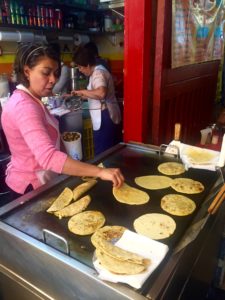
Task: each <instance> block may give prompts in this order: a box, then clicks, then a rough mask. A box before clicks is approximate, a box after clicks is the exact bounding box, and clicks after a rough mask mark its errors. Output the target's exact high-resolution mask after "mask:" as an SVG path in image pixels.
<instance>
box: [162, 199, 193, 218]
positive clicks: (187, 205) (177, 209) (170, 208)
mask: <svg viewBox="0 0 225 300" xmlns="http://www.w3.org/2000/svg"><path fill="white" fill-rule="evenodd" d="M161 208H162V209H163V210H165V211H166V212H168V213H169V214H171V215H175V216H187V215H190V214H192V213H193V212H194V210H195V209H196V204H195V202H194V201H193V200H191V199H189V198H187V197H185V196H183V195H179V194H168V195H165V196H164V197H163V198H162V199H161Z"/></svg>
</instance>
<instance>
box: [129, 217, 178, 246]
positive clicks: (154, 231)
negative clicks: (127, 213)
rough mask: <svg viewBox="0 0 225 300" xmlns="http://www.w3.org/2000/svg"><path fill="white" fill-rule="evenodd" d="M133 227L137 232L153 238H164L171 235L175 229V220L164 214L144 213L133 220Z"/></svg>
mask: <svg viewBox="0 0 225 300" xmlns="http://www.w3.org/2000/svg"><path fill="white" fill-rule="evenodd" d="M134 229H135V231H136V232H137V233H139V234H142V235H144V236H147V237H149V238H151V239H154V240H160V239H165V238H168V237H169V236H171V235H172V234H173V233H174V231H175V229H176V223H175V221H174V220H173V219H172V218H171V217H169V216H167V215H164V214H157V213H151V214H145V215H142V216H140V217H139V218H137V219H136V220H135V221H134Z"/></svg>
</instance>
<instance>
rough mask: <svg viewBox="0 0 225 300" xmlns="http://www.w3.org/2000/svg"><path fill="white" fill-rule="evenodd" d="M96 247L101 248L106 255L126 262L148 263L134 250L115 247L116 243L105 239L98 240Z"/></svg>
mask: <svg viewBox="0 0 225 300" xmlns="http://www.w3.org/2000/svg"><path fill="white" fill-rule="evenodd" d="M97 249H100V250H102V251H103V252H105V253H106V254H107V255H109V256H111V257H114V258H116V259H118V260H122V261H128V262H132V263H136V264H141V265H143V264H144V265H148V264H149V260H148V259H146V258H144V257H142V256H141V255H139V254H136V253H134V252H130V251H128V250H124V249H122V248H120V247H117V246H116V245H113V244H112V243H110V242H108V241H105V240H100V241H99V244H98V247H97Z"/></svg>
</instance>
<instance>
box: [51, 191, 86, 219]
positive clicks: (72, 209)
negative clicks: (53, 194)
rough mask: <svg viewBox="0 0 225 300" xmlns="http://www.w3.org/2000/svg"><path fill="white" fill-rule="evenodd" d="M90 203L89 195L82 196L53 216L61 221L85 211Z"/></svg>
mask: <svg viewBox="0 0 225 300" xmlns="http://www.w3.org/2000/svg"><path fill="white" fill-rule="evenodd" d="M90 202H91V197H90V196H89V195H87V196H84V197H83V198H81V199H80V200H78V201H76V202H74V203H72V204H70V205H68V206H66V207H64V208H63V209H60V210H58V211H56V212H54V215H56V216H57V217H59V219H62V218H63V217H72V216H73V215H75V214H78V213H80V212H82V211H83V210H85V209H86V207H87V206H88V204H89V203H90Z"/></svg>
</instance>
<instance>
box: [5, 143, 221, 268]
mask: <svg viewBox="0 0 225 300" xmlns="http://www.w3.org/2000/svg"><path fill="white" fill-rule="evenodd" d="M100 161H101V162H103V164H104V165H105V166H106V167H119V168H120V169H121V170H122V172H123V174H124V176H125V179H126V182H127V183H128V184H129V185H131V186H133V187H136V188H140V187H138V186H137V185H136V184H135V182H134V178H135V177H136V176H144V175H162V174H161V173H159V172H158V170H157V166H158V165H159V164H160V163H163V162H168V161H177V159H176V158H175V157H173V156H170V155H159V152H158V151H156V150H155V149H149V148H146V147H141V146H136V145H133V144H121V145H119V147H116V150H114V151H111V152H109V153H106V154H105V155H103V156H102V157H100V158H99V159H98V161H97V162H100ZM97 162H96V163H97ZM177 177H187V178H192V179H194V180H199V181H201V182H202V183H203V185H204V186H205V191H204V192H202V193H200V194H195V195H189V197H190V198H191V199H192V200H193V201H194V202H195V203H196V206H197V209H196V211H195V212H194V213H193V214H192V215H189V216H185V217H177V216H172V218H173V219H174V220H175V222H176V224H177V228H176V231H175V233H174V234H173V235H172V236H171V237H170V238H167V239H164V240H161V242H163V243H165V244H167V245H168V246H169V248H170V249H173V248H174V247H175V245H176V244H177V242H178V241H179V240H180V239H181V237H182V235H183V234H184V232H185V230H186V229H187V228H188V226H189V225H190V223H191V222H192V220H193V218H194V216H195V214H196V213H197V211H198V209H199V207H200V206H201V204H202V203H203V202H204V200H205V198H206V196H207V195H208V194H209V193H210V190H211V188H212V186H213V185H214V183H215V182H216V180H217V179H218V177H219V173H218V172H217V171H207V170H198V169H189V170H188V171H186V172H185V173H184V174H182V175H179V176H173V178H177ZM82 182H83V181H82V180H81V179H79V178H75V177H67V178H64V179H63V180H62V181H59V180H58V183H57V184H55V185H53V186H52V187H50V188H48V189H46V190H44V191H41V192H40V193H37V192H34V197H31V199H30V200H29V201H26V202H24V203H23V204H20V205H17V206H16V207H15V208H14V209H12V210H9V211H8V212H5V213H3V214H2V215H1V220H2V221H3V222H5V223H7V224H8V225H10V226H13V227H14V228H16V229H18V230H20V231H22V232H24V233H26V234H27V235H29V236H31V237H33V238H35V239H37V240H39V241H43V229H47V230H49V231H51V232H54V233H56V234H57V235H60V236H62V237H63V238H65V239H66V240H67V241H68V244H69V248H70V255H71V256H72V257H73V258H75V259H77V260H79V261H80V262H82V263H84V264H86V265H88V266H91V267H93V264H92V257H93V252H94V247H93V246H92V244H91V241H90V236H83V237H82V236H78V235H75V234H73V233H71V232H69V230H68V228H67V223H68V219H69V218H63V219H61V220H59V219H58V218H57V217H55V216H54V215H51V214H49V213H47V212H46V210H47V208H48V207H49V206H50V203H51V198H52V197H55V196H58V195H59V194H60V192H61V191H62V190H63V189H64V188H65V187H69V188H74V187H75V186H77V185H79V184H81V183H82ZM140 189H142V190H144V191H146V192H147V193H148V194H149V195H150V198H151V199H150V201H149V202H148V203H147V204H144V205H135V206H131V205H126V204H122V203H119V202H117V201H116V200H115V198H114V196H113V194H112V184H111V183H110V182H106V181H101V180H98V183H97V185H95V186H94V187H93V188H92V189H91V190H90V191H89V194H90V196H91V199H92V201H91V203H90V205H89V206H88V208H87V210H99V211H101V212H102V213H103V214H104V215H105V218H106V224H105V225H122V226H125V227H127V228H129V229H130V230H134V229H133V221H134V220H135V219H136V218H137V217H139V216H141V215H143V214H146V213H152V212H155V213H156V212H157V213H164V214H167V213H166V212H164V211H163V210H162V209H161V208H160V200H161V198H162V197H163V196H164V195H166V194H169V193H177V192H176V191H174V190H173V189H172V188H167V189H162V190H157V191H151V190H146V189H144V188H140ZM32 193H33V192H31V195H32ZM186 196H188V195H186ZM16 201H17V200H16ZM20 202H21V201H20ZM22 202H23V201H22ZM167 215H168V214H167ZM47 241H48V239H47ZM49 244H50V245H51V246H53V247H54V248H56V249H58V250H61V251H63V249H64V248H63V246H62V242H61V240H59V239H56V238H54V237H52V238H49Z"/></svg>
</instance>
